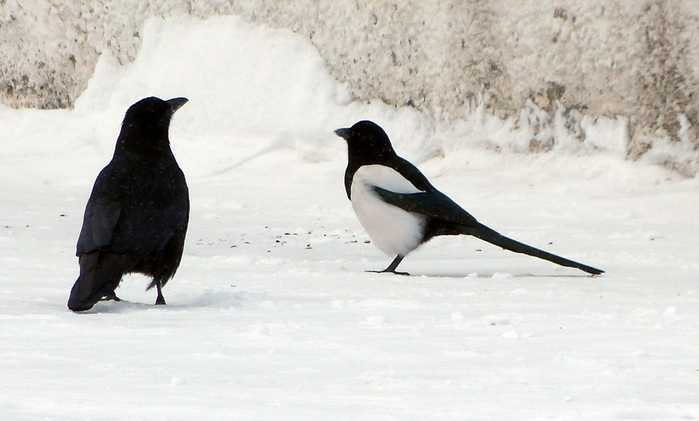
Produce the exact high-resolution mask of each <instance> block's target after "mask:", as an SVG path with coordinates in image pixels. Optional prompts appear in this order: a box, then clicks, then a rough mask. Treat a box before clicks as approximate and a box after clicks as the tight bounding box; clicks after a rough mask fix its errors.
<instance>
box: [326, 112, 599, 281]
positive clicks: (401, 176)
mask: <svg viewBox="0 0 699 421" xmlns="http://www.w3.org/2000/svg"><path fill="white" fill-rule="evenodd" d="M335 134H336V135H338V136H340V137H341V138H343V139H345V140H346V141H347V146H348V155H349V158H348V162H347V170H346V171H345V189H346V191H347V198H349V200H350V201H351V202H352V207H353V208H354V212H355V213H356V214H357V218H358V219H359V222H360V223H361V224H362V226H363V227H364V229H365V230H366V232H367V233H368V234H369V238H370V239H371V241H372V242H373V243H374V244H375V245H376V247H378V248H379V249H380V250H381V251H382V252H384V253H385V254H387V255H388V256H391V257H393V256H395V258H394V259H393V262H391V264H390V265H388V267H387V268H386V269H384V270H382V271H380V272H393V273H400V272H396V268H397V267H398V265H399V264H400V262H401V261H402V260H403V258H405V256H406V255H407V254H408V253H410V252H411V251H413V250H415V249H416V248H417V247H419V246H420V245H421V244H423V243H425V242H427V241H429V240H430V239H432V238H433V237H436V236H438V235H472V236H474V237H477V238H480V239H481V240H484V241H487V242H489V243H491V244H494V245H496V246H499V247H502V248H503V249H506V250H510V251H513V252H516V253H524V254H527V255H529V256H534V257H538V258H540V259H544V260H548V261H550V262H553V263H556V264H558V265H561V266H567V267H572V268H577V269H580V270H583V271H585V272H587V273H590V274H593V275H599V274H601V273H603V272H604V271H603V270H600V269H596V268H593V267H591V266H587V265H583V264H581V263H578V262H574V261H572V260H568V259H566V258H563V257H560V256H556V255H555V254H551V253H548V252H545V251H543V250H539V249H537V248H534V247H531V246H528V245H526V244H523V243H520V242H518V241H515V240H513V239H511V238H508V237H505V236H503V235H501V234H499V233H497V232H496V231H494V230H492V229H490V228H488V227H486V226H485V225H483V224H481V223H480V222H478V221H477V220H476V218H474V217H473V216H471V214H469V213H468V212H466V211H465V210H464V209H463V208H461V207H460V206H459V205H457V204H456V203H455V202H454V201H452V200H451V199H450V198H448V197H447V196H446V195H444V194H443V193H442V192H440V191H439V190H437V189H436V188H434V186H432V184H430V182H429V181H428V180H427V178H426V177H425V176H424V175H423V174H422V173H421V172H420V170H418V169H417V168H416V167H415V166H414V165H413V164H411V163H410V162H408V161H406V160H405V159H403V158H401V157H399V156H398V155H396V152H395V151H394V150H393V146H391V141H390V140H389V139H388V136H387V135H386V132H384V130H383V129H382V128H381V127H379V126H378V125H377V124H375V123H373V122H371V121H360V122H358V123H356V124H355V125H354V126H352V127H350V128H344V129H338V130H336V131H335Z"/></svg>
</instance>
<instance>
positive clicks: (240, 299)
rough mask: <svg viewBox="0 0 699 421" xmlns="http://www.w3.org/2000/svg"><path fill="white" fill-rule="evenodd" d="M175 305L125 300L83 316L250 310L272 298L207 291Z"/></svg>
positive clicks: (101, 304)
mask: <svg viewBox="0 0 699 421" xmlns="http://www.w3.org/2000/svg"><path fill="white" fill-rule="evenodd" d="M180 298H181V297H180ZM171 301H172V302H174V303H171V304H167V305H164V306H163V305H155V304H150V303H141V302H134V301H129V300H125V299H121V300H120V301H100V302H98V303H97V304H95V306H94V307H93V308H91V309H90V310H87V311H84V312H81V313H82V314H118V313H132V312H138V311H147V310H158V311H177V310H186V309H193V308H219V309H228V308H241V309H242V308H248V307H257V306H259V305H260V303H265V302H270V301H271V298H270V297H269V295H268V294H266V293H254V292H247V291H240V292H228V291H218V292H215V291H212V290H206V291H204V292H203V293H202V294H201V295H199V296H190V297H189V299H185V300H181V299H180V300H175V299H173V300H171Z"/></svg>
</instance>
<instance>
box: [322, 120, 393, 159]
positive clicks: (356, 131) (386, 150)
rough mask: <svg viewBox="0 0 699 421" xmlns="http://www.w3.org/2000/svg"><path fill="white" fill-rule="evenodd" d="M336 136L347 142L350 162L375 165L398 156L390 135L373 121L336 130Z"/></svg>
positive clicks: (361, 122)
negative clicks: (356, 161) (354, 160)
mask: <svg viewBox="0 0 699 421" xmlns="http://www.w3.org/2000/svg"><path fill="white" fill-rule="evenodd" d="M335 134H336V135H338V136H340V137H341V138H343V139H345V140H346V141H347V148H348V151H349V156H350V160H352V159H360V160H361V161H362V163H373V162H381V161H383V160H387V159H390V158H393V157H395V156H396V152H395V151H394V150H393V146H391V141H390V140H389V139H388V135H386V132H385V131H383V129H382V128H381V127H379V125H378V124H376V123H374V122H373V121H369V120H363V121H360V122H358V123H356V124H355V125H354V126H352V127H349V128H345V129H337V130H335Z"/></svg>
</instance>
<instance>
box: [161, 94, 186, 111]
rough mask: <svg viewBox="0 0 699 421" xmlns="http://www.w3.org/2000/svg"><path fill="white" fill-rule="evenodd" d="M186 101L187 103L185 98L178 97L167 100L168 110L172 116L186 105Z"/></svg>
mask: <svg viewBox="0 0 699 421" xmlns="http://www.w3.org/2000/svg"><path fill="white" fill-rule="evenodd" d="M187 101H189V100H188V99H187V98H184V97H180V98H172V99H168V100H167V101H166V102H167V103H168V104H169V105H170V108H171V109H172V112H173V114H174V113H175V111H177V110H179V109H180V108H181V107H182V106H183V105H184V104H186V103H187Z"/></svg>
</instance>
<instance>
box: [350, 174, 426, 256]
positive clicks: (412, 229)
mask: <svg viewBox="0 0 699 421" xmlns="http://www.w3.org/2000/svg"><path fill="white" fill-rule="evenodd" d="M374 186H377V187H381V188H383V189H386V190H390V191H393V192H396V193H418V192H420V191H421V190H419V189H417V188H416V187H415V186H414V185H413V184H412V183H410V182H409V181H408V180H407V179H405V178H403V176H402V175H400V173H399V172H398V171H396V170H394V169H393V168H390V167H386V166H383V165H365V166H362V167H360V168H359V169H358V170H357V172H356V173H355V174H354V178H353V179H352V188H351V197H352V207H353V208H354V213H355V214H357V218H359V222H360V223H361V224H362V226H363V227H364V229H365V230H366V232H367V234H369V238H371V241H372V242H373V243H374V244H375V245H376V247H378V248H379V250H381V251H382V252H384V253H386V254H387V255H389V256H391V257H394V256H397V255H399V254H400V255H402V256H405V255H406V254H408V252H410V251H411V250H414V249H415V248H417V247H418V246H419V245H420V241H421V240H422V235H423V229H424V226H425V223H426V222H427V221H426V218H425V217H424V216H423V215H419V214H416V213H411V212H406V211H404V210H403V209H401V208H399V207H396V206H393V205H389V204H387V203H386V202H384V201H383V200H381V198H380V197H379V195H378V194H377V193H376V191H375V190H374Z"/></svg>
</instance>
